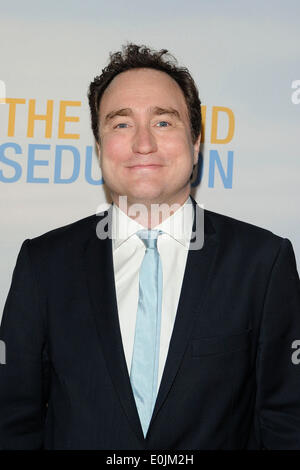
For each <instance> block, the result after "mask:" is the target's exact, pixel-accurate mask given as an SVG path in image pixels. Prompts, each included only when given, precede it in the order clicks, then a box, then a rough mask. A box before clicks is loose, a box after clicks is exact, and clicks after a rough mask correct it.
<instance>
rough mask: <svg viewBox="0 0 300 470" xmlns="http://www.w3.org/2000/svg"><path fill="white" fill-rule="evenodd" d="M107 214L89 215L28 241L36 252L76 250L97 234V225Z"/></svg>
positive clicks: (105, 212)
mask: <svg viewBox="0 0 300 470" xmlns="http://www.w3.org/2000/svg"><path fill="white" fill-rule="evenodd" d="M105 214H107V211H104V212H101V213H98V214H93V215H89V216H87V217H84V218H83V219H79V220H76V221H74V222H71V223H69V224H67V225H63V226H60V227H57V228H54V229H52V230H49V231H48V232H45V233H43V234H41V235H39V236H37V237H34V238H31V239H27V240H26V241H27V242H28V244H29V246H30V247H31V249H33V250H34V251H40V250H46V251H49V252H51V251H52V250H56V249H58V250H59V249H67V248H68V247H69V248H71V249H72V248H75V249H76V248H77V247H78V246H79V245H82V244H84V243H85V242H87V241H88V240H89V239H90V238H91V237H92V235H93V234H95V233H96V227H97V223H98V222H99V220H100V219H101V217H103V216H105Z"/></svg>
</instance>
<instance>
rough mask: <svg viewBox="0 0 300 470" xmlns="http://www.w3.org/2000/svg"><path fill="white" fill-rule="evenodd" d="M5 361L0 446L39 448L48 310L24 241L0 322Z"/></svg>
mask: <svg viewBox="0 0 300 470" xmlns="http://www.w3.org/2000/svg"><path fill="white" fill-rule="evenodd" d="M0 339H1V341H2V343H1V344H2V346H3V344H4V345H5V363H3V361H2V364H0V449H1V450H11V449H13V450H17V449H41V448H43V431H44V422H45V417H46V410H47V406H46V401H47V389H48V372H49V371H48V366H49V363H48V355H47V351H46V334H45V312H44V311H43V310H42V308H41V302H40V291H39V287H38V283H37V277H36V275H35V273H34V270H33V267H32V264H31V260H30V240H29V239H27V240H25V241H24V242H23V244H22V246H21V249H20V251H19V254H18V258H17V262H16V266H15V268H14V271H13V276H12V282H11V286H10V290H9V293H8V297H7V299H6V303H5V306H4V311H3V315H2V321H1V326H0Z"/></svg>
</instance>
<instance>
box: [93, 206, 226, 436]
mask: <svg viewBox="0 0 300 470" xmlns="http://www.w3.org/2000/svg"><path fill="white" fill-rule="evenodd" d="M191 199H192V203H193V207H194V211H195V212H194V215H195V213H196V211H198V216H199V215H200V218H201V214H200V211H203V209H201V208H200V207H199V206H198V205H197V203H196V201H195V200H194V199H193V198H192V197H191ZM202 213H203V212H202ZM99 219H100V220H99V223H101V221H104V220H106V222H107V231H108V236H106V237H105V238H104V239H99V238H98V237H97V235H96V224H95V230H94V234H93V236H92V238H91V240H90V241H89V244H88V246H87V250H86V258H85V259H86V269H87V272H86V274H87V282H88V289H89V293H90V297H91V300H92V304H93V306H94V309H93V313H94V318H95V322H96V328H97V331H98V335H99V339H100V343H101V346H102V350H103V354H104V357H105V359H106V363H107V367H108V370H109V373H110V376H111V379H112V382H113V384H114V386H115V389H116V392H117V394H118V396H119V400H120V402H121V404H122V407H123V409H124V412H125V413H126V415H127V417H128V420H129V422H130V423H131V425H132V427H133V429H134V431H135V433H136V435H137V437H138V439H140V440H142V441H144V435H143V431H142V427H141V424H140V420H139V415H138V412H137V408H136V405H135V400H134V396H133V392H132V388H131V383H130V378H129V374H128V370H127V364H126V359H125V355H124V350H123V342H122V336H121V330H120V324H119V318H118V309H117V300H116V290H115V281H114V271H113V258H112V241H111V236H110V234H111V220H112V206H110V208H109V209H108V211H105V212H104V213H103V214H101V217H100V218H99ZM198 220H199V219H198ZM195 223H196V217H195V216H194V223H193V232H195V231H196V225H195ZM98 226H99V224H98ZM102 232H103V226H102ZM217 247H218V244H217V237H216V233H215V230H214V228H213V225H212V223H211V221H210V219H209V216H208V215H207V213H206V212H205V211H204V244H203V247H202V248H201V249H197V250H189V252H188V257H187V262H186V268H185V273H184V278H183V283H182V289H181V293H180V298H179V304H178V309H177V313H176V318H175V324H174V328H173V333H172V337H171V341H170V346H169V351H168V355H167V360H166V364H165V367H164V372H163V376H162V380H161V383H160V387H159V391H158V395H157V399H156V403H155V407H154V411H153V415H152V419H151V422H150V426H149V430H150V429H151V425H152V423H153V421H154V420H155V418H156V416H157V414H158V411H159V409H160V408H161V406H163V403H164V401H165V399H166V397H167V395H168V392H169V390H170V388H171V386H172V384H173V382H174V379H175V377H176V374H177V371H178V369H179V367H180V364H181V361H182V359H183V355H184V352H185V350H186V347H187V345H188V341H189V337H190V335H191V333H192V330H193V323H194V321H195V319H196V316H197V315H199V310H200V309H201V308H202V311H203V309H204V301H205V297H206V293H207V291H208V288H209V283H210V279H211V276H212V272H213V269H214V264H215V261H216V258H217ZM148 435H149V431H148Z"/></svg>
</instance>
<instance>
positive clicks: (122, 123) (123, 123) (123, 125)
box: [114, 122, 128, 129]
mask: <svg viewBox="0 0 300 470" xmlns="http://www.w3.org/2000/svg"><path fill="white" fill-rule="evenodd" d="M119 126H122V127H119ZM125 126H128V124H126V123H125V122H120V123H119V124H117V125H116V126H115V127H114V128H118V129H126V127H125Z"/></svg>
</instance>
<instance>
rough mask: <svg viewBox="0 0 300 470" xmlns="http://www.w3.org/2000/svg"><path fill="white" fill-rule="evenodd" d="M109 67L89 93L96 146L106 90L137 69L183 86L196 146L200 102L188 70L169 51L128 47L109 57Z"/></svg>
mask: <svg viewBox="0 0 300 470" xmlns="http://www.w3.org/2000/svg"><path fill="white" fill-rule="evenodd" d="M109 57H110V61H109V64H108V65H107V66H106V67H105V68H104V69H102V73H101V75H98V76H96V77H95V78H94V80H93V81H92V82H91V84H90V86H89V90H88V100H89V106H90V112H91V124H92V130H93V134H94V136H95V139H96V142H98V143H99V139H100V138H99V108H100V101H101V98H102V95H103V93H104V91H105V89H106V88H107V87H108V85H109V84H110V82H111V81H112V80H113V78H114V77H115V76H116V75H118V74H119V73H122V72H125V71H126V70H130V69H134V68H145V67H146V68H152V69H156V70H161V71H162V72H165V73H167V74H168V75H170V77H172V78H173V79H174V80H175V81H176V82H177V83H178V85H179V86H180V88H181V90H182V92H183V94H184V97H185V101H186V104H187V108H188V113H189V119H190V127H191V135H192V140H193V143H195V142H196V140H197V137H198V136H199V134H200V131H201V101H200V99H199V95H198V89H197V86H196V84H195V82H194V80H193V78H192V76H191V74H190V72H189V71H188V69H187V68H185V67H178V66H177V60H176V59H175V57H174V56H173V55H172V54H170V53H169V52H168V50H167V49H161V50H160V51H155V50H153V49H150V48H149V47H146V46H144V45H141V46H138V45H136V44H133V43H128V44H127V45H125V46H124V45H123V46H122V51H118V52H114V53H110V54H109Z"/></svg>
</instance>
